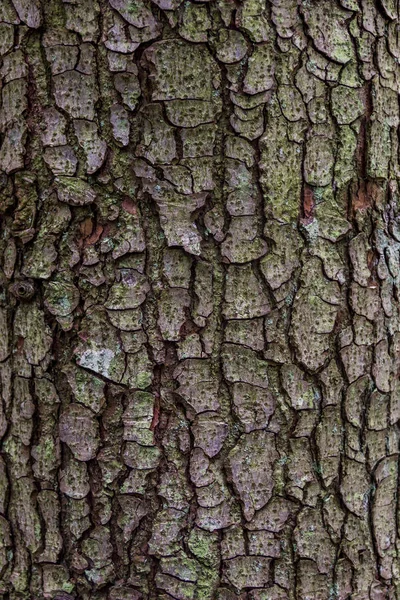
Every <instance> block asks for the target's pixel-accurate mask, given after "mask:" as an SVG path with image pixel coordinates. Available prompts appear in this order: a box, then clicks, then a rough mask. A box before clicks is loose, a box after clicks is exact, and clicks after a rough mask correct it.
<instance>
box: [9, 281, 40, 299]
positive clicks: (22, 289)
mask: <svg viewBox="0 0 400 600" xmlns="http://www.w3.org/2000/svg"><path fill="white" fill-rule="evenodd" d="M10 291H11V293H12V294H13V296H15V297H16V298H18V300H23V301H28V300H31V299H32V298H33V296H34V295H35V286H34V284H33V282H32V281H28V280H27V279H25V280H22V281H16V282H15V283H13V284H12V286H11V288H10Z"/></svg>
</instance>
